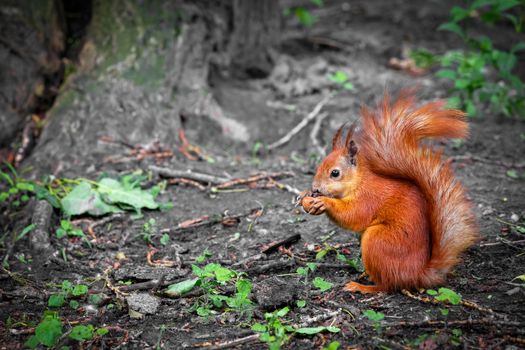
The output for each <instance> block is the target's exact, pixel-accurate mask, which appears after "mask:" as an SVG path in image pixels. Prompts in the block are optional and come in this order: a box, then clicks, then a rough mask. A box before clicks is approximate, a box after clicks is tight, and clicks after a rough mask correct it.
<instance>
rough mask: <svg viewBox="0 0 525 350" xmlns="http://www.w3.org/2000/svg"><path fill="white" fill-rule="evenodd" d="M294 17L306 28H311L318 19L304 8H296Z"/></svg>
mask: <svg viewBox="0 0 525 350" xmlns="http://www.w3.org/2000/svg"><path fill="white" fill-rule="evenodd" d="M294 15H295V17H297V19H299V22H301V23H302V24H303V25H304V26H305V27H311V26H312V25H313V24H314V23H315V22H316V21H317V18H316V17H315V16H314V15H312V13H311V12H310V11H308V10H307V9H305V8H304V7H297V8H295V10H294Z"/></svg>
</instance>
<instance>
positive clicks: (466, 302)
mask: <svg viewBox="0 0 525 350" xmlns="http://www.w3.org/2000/svg"><path fill="white" fill-rule="evenodd" d="M401 293H402V294H403V295H406V296H407V297H409V298H412V299H415V300H418V301H421V302H423V303H426V304H437V305H439V304H442V303H441V302H440V301H439V300H436V299H431V298H427V297H422V296H420V295H415V294H412V293H411V292H410V291H408V290H406V289H403V290H402V291H401ZM459 303H460V305H463V306H465V307H467V308H469V309H474V310H478V311H480V312H487V313H489V314H494V310H492V309H489V308H486V307H483V306H479V305H478V304H476V303H475V302H473V301H469V300H461V301H460V302H459Z"/></svg>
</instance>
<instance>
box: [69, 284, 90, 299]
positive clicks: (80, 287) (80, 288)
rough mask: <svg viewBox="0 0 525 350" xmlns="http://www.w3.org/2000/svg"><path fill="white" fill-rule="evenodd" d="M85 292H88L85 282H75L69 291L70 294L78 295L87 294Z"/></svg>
mask: <svg viewBox="0 0 525 350" xmlns="http://www.w3.org/2000/svg"><path fill="white" fill-rule="evenodd" d="M87 292H88V286H86V285H85V284H77V285H76V286H75V287H74V288H73V290H72V291H71V294H73V295H74V296H76V297H78V296H80V295H84V294H87Z"/></svg>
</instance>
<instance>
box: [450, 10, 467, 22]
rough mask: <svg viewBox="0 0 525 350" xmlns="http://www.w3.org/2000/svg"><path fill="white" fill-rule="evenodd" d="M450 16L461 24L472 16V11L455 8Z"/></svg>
mask: <svg viewBox="0 0 525 350" xmlns="http://www.w3.org/2000/svg"><path fill="white" fill-rule="evenodd" d="M450 15H451V16H452V21H453V22H459V21H461V20H463V19H465V18H467V17H468V16H469V15H470V10H468V9H464V8H462V7H459V6H453V7H452V8H451V9H450Z"/></svg>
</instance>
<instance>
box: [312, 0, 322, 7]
mask: <svg viewBox="0 0 525 350" xmlns="http://www.w3.org/2000/svg"><path fill="white" fill-rule="evenodd" d="M310 2H311V3H312V4H315V5H317V6H319V7H321V6H323V0H310Z"/></svg>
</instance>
